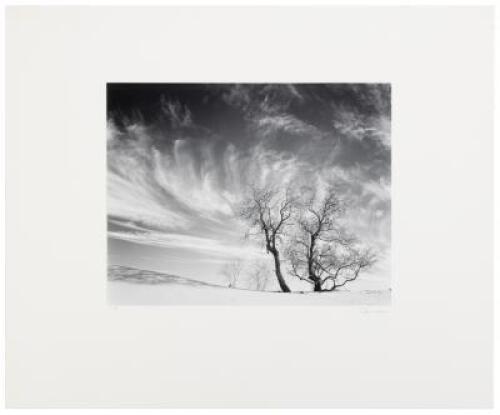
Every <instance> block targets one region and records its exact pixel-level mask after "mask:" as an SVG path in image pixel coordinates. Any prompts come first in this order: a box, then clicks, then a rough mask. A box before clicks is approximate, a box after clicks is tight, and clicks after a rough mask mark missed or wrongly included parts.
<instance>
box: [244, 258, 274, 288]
mask: <svg viewBox="0 0 500 415" xmlns="http://www.w3.org/2000/svg"><path fill="white" fill-rule="evenodd" d="M271 273H272V270H270V269H269V267H268V266H266V264H265V263H264V262H255V263H254V264H253V265H252V266H251V269H250V272H249V286H250V287H249V288H250V289H252V290H255V291H265V290H266V287H267V285H268V283H269V277H270V274H271Z"/></svg>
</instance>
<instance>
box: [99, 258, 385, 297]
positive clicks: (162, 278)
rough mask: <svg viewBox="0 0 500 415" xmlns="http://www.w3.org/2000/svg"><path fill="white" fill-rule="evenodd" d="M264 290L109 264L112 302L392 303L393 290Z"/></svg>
mask: <svg viewBox="0 0 500 415" xmlns="http://www.w3.org/2000/svg"><path fill="white" fill-rule="evenodd" d="M343 288H344V287H342V289H339V290H338V291H333V292H323V293H314V292H304V293H301V292H297V293H281V292H262V291H249V290H241V289H234V288H227V287H223V286H218V285H212V284H208V283H205V282H200V281H196V280H193V279H188V278H183V277H179V276H175V275H167V274H162V273H159V272H154V271H146V270H141V269H136V268H131V267H123V266H119V265H110V266H109V267H108V287H107V289H108V292H107V294H108V303H109V304H112V305H322V306H324V305H354V306H357V305H390V303H391V292H390V290H385V291H379V290H364V291H349V290H348V289H343Z"/></svg>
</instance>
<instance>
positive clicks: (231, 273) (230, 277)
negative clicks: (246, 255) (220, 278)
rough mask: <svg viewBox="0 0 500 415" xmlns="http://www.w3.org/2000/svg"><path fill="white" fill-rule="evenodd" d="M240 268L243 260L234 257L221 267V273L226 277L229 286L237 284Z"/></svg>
mask: <svg viewBox="0 0 500 415" xmlns="http://www.w3.org/2000/svg"><path fill="white" fill-rule="evenodd" d="M242 270H243V262H242V261H241V259H234V260H232V261H230V262H228V263H227V264H225V265H224V266H223V267H222V275H224V277H225V278H226V279H227V281H228V287H229V288H235V287H236V286H237V284H238V282H239V280H240V277H241V272H242Z"/></svg>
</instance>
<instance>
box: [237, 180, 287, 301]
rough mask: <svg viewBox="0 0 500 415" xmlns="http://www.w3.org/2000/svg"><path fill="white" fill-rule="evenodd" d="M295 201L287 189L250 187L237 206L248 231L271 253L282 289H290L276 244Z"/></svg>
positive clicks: (285, 290)
mask: <svg viewBox="0 0 500 415" xmlns="http://www.w3.org/2000/svg"><path fill="white" fill-rule="evenodd" d="M295 204H296V198H295V197H293V195H292V192H291V190H290V189H289V188H287V189H286V190H278V189H276V188H273V187H265V188H256V187H253V188H252V189H251V191H250V195H249V197H248V198H246V199H245V200H244V201H243V204H242V207H241V209H240V217H241V218H243V219H244V220H245V221H246V222H247V223H248V224H249V225H250V231H249V233H248V234H249V235H254V236H257V237H259V238H261V240H263V242H264V244H265V248H266V252H267V253H269V254H270V255H272V257H273V260H274V273H275V274H276V279H277V280H278V284H279V286H280V288H281V290H282V291H283V292H290V288H289V287H288V284H287V283H286V281H285V278H284V277H283V273H282V271H281V258H280V244H282V243H283V237H284V234H285V228H286V227H287V226H288V225H289V224H290V223H291V219H292V215H293V212H294V207H295Z"/></svg>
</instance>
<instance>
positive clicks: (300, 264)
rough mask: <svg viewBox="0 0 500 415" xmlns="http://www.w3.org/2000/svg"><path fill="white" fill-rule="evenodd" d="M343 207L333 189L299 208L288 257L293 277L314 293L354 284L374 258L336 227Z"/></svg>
mask: <svg viewBox="0 0 500 415" xmlns="http://www.w3.org/2000/svg"><path fill="white" fill-rule="evenodd" d="M344 213H345V204H344V203H343V202H342V200H340V199H339V198H338V197H337V194H336V193H335V191H334V190H333V188H330V189H328V191H327V193H326V195H325V196H324V197H323V198H321V199H318V198H317V197H316V196H315V195H313V196H312V197H311V198H310V199H309V200H308V201H307V202H305V203H304V204H303V205H302V208H301V210H300V216H299V218H298V220H297V225H298V226H297V233H296V235H295V237H294V238H293V240H292V242H291V244H290V246H289V248H288V250H287V255H288V258H289V260H290V266H291V272H292V274H293V275H294V276H295V277H297V278H299V279H300V280H302V281H306V282H308V283H310V284H311V285H312V286H313V289H314V291H332V290H334V289H335V288H337V287H341V286H342V285H344V284H346V283H347V282H350V281H353V280H355V279H356V278H357V277H358V275H359V273H360V272H361V270H362V269H364V268H367V267H369V266H371V265H372V264H373V263H374V261H375V255H374V254H373V252H372V251H371V250H369V249H362V248H361V247H360V246H359V243H358V242H357V241H356V239H355V238H354V237H351V236H348V235H346V232H345V230H344V229H343V227H342V226H341V225H340V223H339V218H340V217H341V216H342V215H343V214H344Z"/></svg>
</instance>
